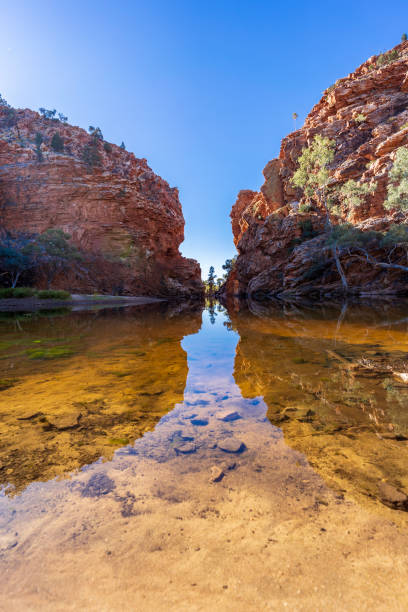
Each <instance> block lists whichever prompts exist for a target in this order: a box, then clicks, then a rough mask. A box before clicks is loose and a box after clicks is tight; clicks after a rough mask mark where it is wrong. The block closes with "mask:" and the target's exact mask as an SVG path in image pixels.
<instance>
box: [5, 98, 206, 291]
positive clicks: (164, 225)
mask: <svg viewBox="0 0 408 612" xmlns="http://www.w3.org/2000/svg"><path fill="white" fill-rule="evenodd" d="M57 132H58V133H59V134H60V136H61V137H62V138H63V140H64V150H63V152H60V153H59V152H55V151H54V150H53V149H52V147H51V140H52V137H53V135H54V134H55V133H57ZM37 133H39V134H41V136H42V138H43V143H42V144H41V146H40V151H41V153H40V154H38V152H37V150H36V149H37V146H36V143H35V137H36V134H37ZM90 144H91V145H92V138H91V137H90V136H89V135H88V134H87V133H86V132H85V131H84V130H83V129H81V128H79V127H74V126H71V125H68V124H62V123H60V122H59V121H55V120H49V119H44V118H43V117H41V116H40V115H38V114H37V113H35V112H33V111H31V110H28V109H24V110H22V109H18V110H16V111H14V114H13V115H10V111H9V110H8V109H5V108H4V107H0V224H1V227H3V228H5V229H8V230H18V231H26V232H33V233H34V232H42V231H44V230H46V229H48V228H61V229H63V230H64V231H65V232H67V233H68V234H70V236H71V237H72V241H73V242H74V243H75V244H76V245H77V246H78V247H79V248H80V249H81V250H82V251H83V252H84V260H83V262H82V265H81V266H80V268H79V269H77V270H75V271H71V272H69V273H68V274H66V275H64V277H62V276H61V277H60V278H57V279H56V280H55V285H56V286H58V287H61V288H66V289H69V290H71V291H79V292H81V291H85V292H91V291H102V292H108V293H110V292H118V293H133V294H137V293H139V294H140V293H143V294H154V295H192V294H197V293H200V292H201V290H202V285H201V275H200V267H199V265H198V263H197V262H195V261H194V260H192V259H185V258H184V257H182V256H181V254H180V252H179V245H180V244H181V242H182V241H183V240H184V218H183V214H182V209H181V204H180V201H179V197H178V190H177V189H176V188H171V187H169V185H168V183H167V182H166V181H164V180H163V179H162V178H160V177H159V176H157V175H156V174H155V173H154V172H153V171H152V170H151V169H150V168H149V166H148V165H147V162H146V160H145V159H137V158H136V157H135V156H134V154H133V153H130V152H128V151H125V150H123V149H121V148H120V147H118V146H116V145H110V144H108V143H104V142H103V141H97V144H96V150H97V155H98V156H99V160H100V163H99V164H98V165H95V166H93V167H90V166H89V165H88V164H87V163H86V162H85V161H84V153H85V151H86V148H87V147H89V145H90ZM39 156H40V157H42V161H40V160H39ZM39 280H41V279H39Z"/></svg>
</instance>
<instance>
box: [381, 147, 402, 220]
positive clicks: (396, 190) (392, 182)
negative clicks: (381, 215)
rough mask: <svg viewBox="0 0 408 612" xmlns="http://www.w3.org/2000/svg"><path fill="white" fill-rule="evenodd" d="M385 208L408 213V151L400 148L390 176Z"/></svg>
mask: <svg viewBox="0 0 408 612" xmlns="http://www.w3.org/2000/svg"><path fill="white" fill-rule="evenodd" d="M384 208H385V209H387V210H390V209H392V208H395V209H397V210H400V211H402V212H403V213H407V212H408V149H406V148H405V147H400V148H399V149H397V152H396V154H395V161H394V164H393V166H392V168H391V170H390V173H389V175H388V186H387V198H386V200H385V202H384Z"/></svg>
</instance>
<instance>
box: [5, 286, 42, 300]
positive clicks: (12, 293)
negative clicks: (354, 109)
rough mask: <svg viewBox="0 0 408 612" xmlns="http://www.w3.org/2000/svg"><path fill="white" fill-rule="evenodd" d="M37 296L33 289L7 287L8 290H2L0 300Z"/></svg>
mask: <svg viewBox="0 0 408 612" xmlns="http://www.w3.org/2000/svg"><path fill="white" fill-rule="evenodd" d="M33 295H35V290H34V289H32V288H31V287H15V288H14V289H13V288H12V287H7V288H6V289H0V299H6V298H25V297H32V296H33Z"/></svg>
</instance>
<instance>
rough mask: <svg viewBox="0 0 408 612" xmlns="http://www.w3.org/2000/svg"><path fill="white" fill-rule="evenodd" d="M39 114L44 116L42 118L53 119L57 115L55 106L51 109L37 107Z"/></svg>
mask: <svg viewBox="0 0 408 612" xmlns="http://www.w3.org/2000/svg"><path fill="white" fill-rule="evenodd" d="M38 110H39V112H40V114H41V115H42V116H43V117H44V119H55V118H56V115H57V111H56V110H55V108H54V109H53V110H49V109H47V108H43V107H41V108H39V109H38Z"/></svg>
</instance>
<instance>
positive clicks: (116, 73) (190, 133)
mask: <svg viewBox="0 0 408 612" xmlns="http://www.w3.org/2000/svg"><path fill="white" fill-rule="evenodd" d="M0 9H1V13H0V14H1V21H0V74H1V83H0V92H1V93H2V94H3V96H4V97H5V98H6V99H7V100H8V101H9V103H11V104H12V105H13V106H17V107H29V108H33V109H38V107H40V106H45V107H46V108H57V109H58V110H59V111H61V112H63V113H64V114H66V115H68V117H69V121H70V123H73V124H75V125H80V126H82V127H84V128H87V127H88V125H90V124H91V125H98V126H100V127H101V129H102V131H103V134H104V137H105V138H106V139H107V140H109V141H112V142H116V143H118V144H120V142H121V141H122V140H124V141H125V143H126V146H127V148H128V150H131V151H134V153H135V154H136V156H138V157H146V158H147V160H148V162H149V164H150V166H151V167H152V168H153V170H154V171H155V172H157V173H158V174H160V175H161V176H162V177H163V178H165V179H166V180H168V181H169V183H170V184H171V185H172V186H177V187H178V188H179V189H180V199H181V202H182V205H183V211H184V216H185V219H186V228H185V236H186V239H185V242H184V243H183V244H182V246H181V250H182V252H183V254H185V255H186V256H188V257H195V258H196V259H198V260H199V262H200V263H201V266H202V268H203V275H204V276H205V275H206V274H207V272H208V267H209V266H210V265H211V264H212V263H213V264H214V265H215V266H216V270H217V271H218V272H219V273H221V272H222V270H221V264H222V263H223V261H224V260H225V259H226V258H228V257H231V256H232V255H234V253H235V249H234V246H233V242H232V234H231V227H230V220H229V212H230V209H231V206H232V204H233V203H234V201H235V199H236V195H237V193H238V191H239V190H240V189H258V188H259V187H260V185H261V184H262V181H263V179H262V168H263V167H264V166H265V164H266V163H267V162H268V161H269V160H270V159H272V158H273V157H276V156H277V155H278V153H279V146H280V140H281V138H282V137H283V136H285V135H286V134H287V133H288V132H290V131H292V129H293V121H292V113H293V112H294V111H296V112H297V113H298V114H299V120H298V121H299V125H300V124H301V123H303V120H304V117H305V116H306V114H307V113H308V112H309V110H310V109H311V108H312V106H313V105H314V104H315V103H316V102H317V101H318V100H319V98H320V96H321V92H322V91H323V90H324V89H325V88H326V87H327V86H329V85H330V84H332V83H333V82H334V81H336V79H337V78H339V77H342V76H344V75H346V74H348V73H349V72H351V71H352V70H353V69H354V68H355V67H356V66H357V65H359V64H360V63H361V62H363V61H364V60H365V59H366V58H368V57H370V56H371V55H373V54H375V53H379V52H381V51H384V50H386V49H388V48H391V47H392V46H394V45H395V44H397V43H398V42H399V41H400V37H401V34H402V33H403V32H404V31H406V30H408V3H407V1H406V0H404V1H400V0H394V2H392V4H390V5H386V4H384V2H383V1H382V2H379V1H377V0H371V1H370V2H369V1H359V0H355V1H353V2H351V1H348V0H345V1H344V0H343V1H342V2H330V1H326V2H321V1H316V2H300V1H297V0H293V1H292V2H281V3H276V2H273V1H266V0H265V1H262V0H252V1H245V2H244V1H240V0H234V1H229V0H225V1H224V0H218V1H212V0H208V1H206V2H204V1H199V0H190V1H184V0H180V1H178V0H173V1H164V0H149V2H147V1H145V0H144V1H143V2H141V1H139V0H133V1H130V0H123V1H121V0H117V1H116V2H114V1H106V0H97V1H96V0H95V1H94V0H88V1H87V0H82V1H78V0H70V1H65V0H58V1H57V0H53V1H51V0H43V1H42V2H38V1H34V0H30V1H28V0H20V1H19V2H15V0H14V1H12V2H11V1H10V2H9V1H5V0H0Z"/></svg>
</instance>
